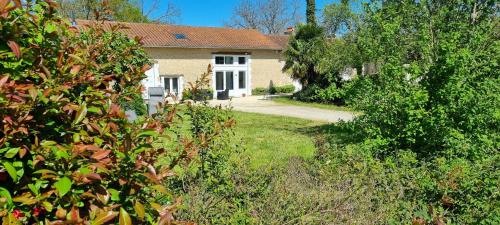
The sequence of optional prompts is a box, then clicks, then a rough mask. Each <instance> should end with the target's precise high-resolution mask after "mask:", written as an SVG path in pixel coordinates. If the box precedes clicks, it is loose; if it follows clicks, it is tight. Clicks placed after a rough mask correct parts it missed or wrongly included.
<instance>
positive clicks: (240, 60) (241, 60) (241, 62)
mask: <svg viewBox="0 0 500 225" xmlns="http://www.w3.org/2000/svg"><path fill="white" fill-rule="evenodd" d="M246 63H247V58H246V57H238V64H240V65H245V64H246Z"/></svg>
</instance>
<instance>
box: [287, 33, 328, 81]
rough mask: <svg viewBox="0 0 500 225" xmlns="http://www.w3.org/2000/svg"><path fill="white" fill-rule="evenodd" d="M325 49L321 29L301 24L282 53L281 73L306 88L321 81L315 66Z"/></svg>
mask: <svg viewBox="0 0 500 225" xmlns="http://www.w3.org/2000/svg"><path fill="white" fill-rule="evenodd" d="M325 47H326V40H325V36H324V32H323V29H322V28H320V27H318V26H316V25H311V24H305V25H304V24H301V25H299V26H298V27H297V30H296V33H295V34H294V35H293V36H291V37H290V40H289V42H288V47H287V48H286V49H285V51H284V52H283V57H284V58H285V65H284V66H283V71H284V72H286V73H288V74H289V75H290V76H291V77H292V78H293V79H295V80H299V81H300V83H301V84H302V85H303V86H304V87H306V86H307V85H309V84H313V83H317V82H319V81H320V80H321V79H322V76H321V74H320V71H319V69H318V67H317V65H316V63H317V62H318V60H319V59H320V58H321V57H322V56H321V55H322V53H323V50H324V49H325Z"/></svg>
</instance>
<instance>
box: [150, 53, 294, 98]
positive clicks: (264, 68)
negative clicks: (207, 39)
mask: <svg viewBox="0 0 500 225" xmlns="http://www.w3.org/2000/svg"><path fill="white" fill-rule="evenodd" d="M146 51H147V52H148V54H149V55H150V57H151V58H152V59H153V60H155V61H156V62H157V63H158V66H159V68H158V70H159V75H160V76H179V75H180V76H182V77H183V80H184V82H183V85H184V87H187V84H188V82H194V81H195V80H196V79H197V78H198V77H199V76H200V75H201V74H202V73H204V72H205V71H206V70H207V66H208V65H209V64H212V63H213V54H214V53H217V54H219V53H220V52H224V53H223V54H225V53H229V54H230V53H235V54H238V53H248V54H250V69H251V72H250V73H251V88H252V89H254V88H257V87H264V88H267V87H269V84H270V83H271V82H272V83H273V85H275V86H281V85H286V84H292V79H291V78H290V77H289V76H288V75H287V74H285V73H283V72H282V71H281V69H282V68H283V65H284V61H283V60H282V59H281V52H280V51H277V50H227V49H202V48H146Z"/></svg>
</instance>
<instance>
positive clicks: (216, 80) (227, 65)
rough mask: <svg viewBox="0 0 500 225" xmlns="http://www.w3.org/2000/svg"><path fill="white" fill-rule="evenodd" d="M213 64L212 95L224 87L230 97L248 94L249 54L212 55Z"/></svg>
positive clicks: (215, 94)
mask: <svg viewBox="0 0 500 225" xmlns="http://www.w3.org/2000/svg"><path fill="white" fill-rule="evenodd" d="M213 65H214V73H213V75H212V76H213V85H214V89H215V92H214V97H216V96H217V92H221V91H224V90H226V89H227V90H229V96H230V97H242V96H247V95H250V91H249V90H250V86H251V85H250V56H249V55H214V56H213Z"/></svg>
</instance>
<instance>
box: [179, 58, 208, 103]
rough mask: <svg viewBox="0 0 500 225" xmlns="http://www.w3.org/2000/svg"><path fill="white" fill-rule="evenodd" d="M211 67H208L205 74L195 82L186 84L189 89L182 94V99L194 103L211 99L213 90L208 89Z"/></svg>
mask: <svg viewBox="0 0 500 225" xmlns="http://www.w3.org/2000/svg"><path fill="white" fill-rule="evenodd" d="M211 73H212V67H211V65H208V68H207V72H205V73H203V74H202V75H201V76H200V77H199V78H198V79H196V81H195V82H194V83H193V82H188V85H189V88H187V89H185V90H184V92H183V93H182V97H183V99H189V100H194V101H203V102H205V101H207V100H210V99H212V98H213V90H212V88H211V87H210V76H211Z"/></svg>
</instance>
